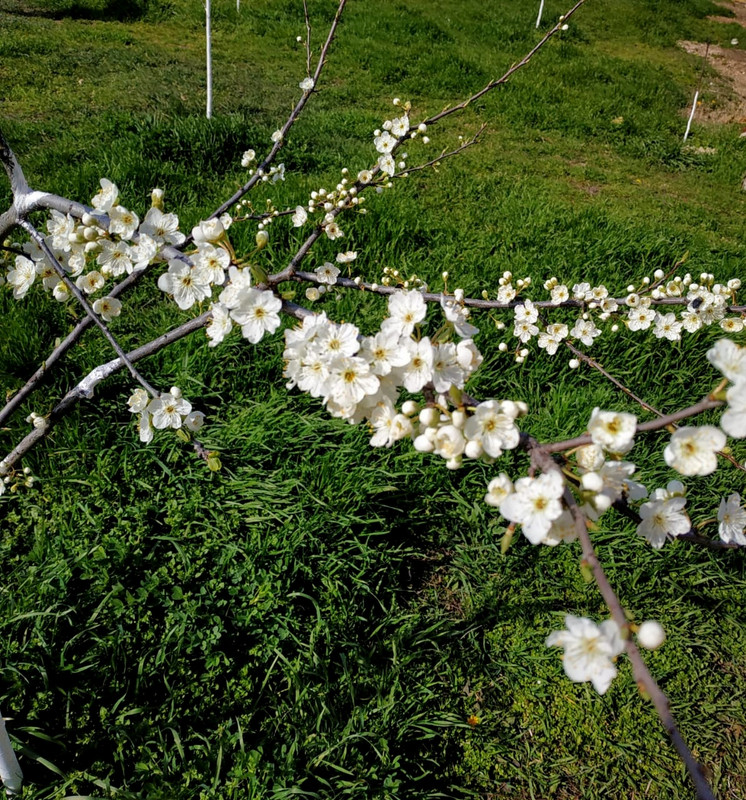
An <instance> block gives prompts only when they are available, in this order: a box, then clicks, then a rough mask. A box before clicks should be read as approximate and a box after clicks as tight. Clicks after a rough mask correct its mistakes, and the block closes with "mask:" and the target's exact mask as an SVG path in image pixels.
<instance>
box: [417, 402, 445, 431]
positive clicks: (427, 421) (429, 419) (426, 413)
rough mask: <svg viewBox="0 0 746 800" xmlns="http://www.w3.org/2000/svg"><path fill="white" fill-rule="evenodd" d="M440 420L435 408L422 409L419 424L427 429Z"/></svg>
mask: <svg viewBox="0 0 746 800" xmlns="http://www.w3.org/2000/svg"><path fill="white" fill-rule="evenodd" d="M439 419H440V412H439V411H438V409H437V408H432V407H430V408H423V409H422V411H420V422H421V423H422V424H423V425H425V426H427V427H428V428H430V427H432V426H433V425H437V424H438V421H439Z"/></svg>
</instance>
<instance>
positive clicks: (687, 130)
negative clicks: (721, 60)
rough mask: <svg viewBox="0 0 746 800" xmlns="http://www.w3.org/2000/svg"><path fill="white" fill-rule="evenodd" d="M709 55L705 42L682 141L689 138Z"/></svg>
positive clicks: (708, 47)
mask: <svg viewBox="0 0 746 800" xmlns="http://www.w3.org/2000/svg"><path fill="white" fill-rule="evenodd" d="M709 54H710V43H709V42H707V47H705V55H704V58H703V59H702V69H701V70H700V73H699V81H697V91H696V92H695V93H694V100H692V110H691V113H690V114H689V119H688V121H687V123H686V130H685V131H684V141H686V140H687V138H688V137H689V129H690V128H691V127H692V120H693V119H694V112H695V111H696V110H697V99H698V98H699V90H700V89H701V88H702V79H703V78H704V77H705V67H706V66H707V56H708V55H709Z"/></svg>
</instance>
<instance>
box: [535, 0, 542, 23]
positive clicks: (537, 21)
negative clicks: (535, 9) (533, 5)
mask: <svg viewBox="0 0 746 800" xmlns="http://www.w3.org/2000/svg"><path fill="white" fill-rule="evenodd" d="M543 13H544V0H541V2H540V3H539V16H538V17H537V18H536V27H537V28H538V27H539V25H541V15H542V14H543Z"/></svg>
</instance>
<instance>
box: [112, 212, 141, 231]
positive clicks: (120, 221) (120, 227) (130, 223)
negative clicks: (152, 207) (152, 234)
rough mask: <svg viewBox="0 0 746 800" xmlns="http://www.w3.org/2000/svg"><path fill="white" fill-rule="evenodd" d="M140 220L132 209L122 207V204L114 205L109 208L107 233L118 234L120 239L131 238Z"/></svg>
mask: <svg viewBox="0 0 746 800" xmlns="http://www.w3.org/2000/svg"><path fill="white" fill-rule="evenodd" d="M139 224H140V220H139V218H138V216H137V214H135V212H134V211H130V210H129V209H126V208H124V206H114V207H113V208H111V209H110V210H109V233H111V234H114V235H116V236H119V237H120V238H122V239H131V238H132V237H133V236H134V234H135V231H136V230H137V226H138V225H139Z"/></svg>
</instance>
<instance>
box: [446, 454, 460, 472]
mask: <svg viewBox="0 0 746 800" xmlns="http://www.w3.org/2000/svg"><path fill="white" fill-rule="evenodd" d="M461 461H462V457H461V456H454V458H449V459H448V461H446V467H447V468H448V469H459V468H460V467H461Z"/></svg>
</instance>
